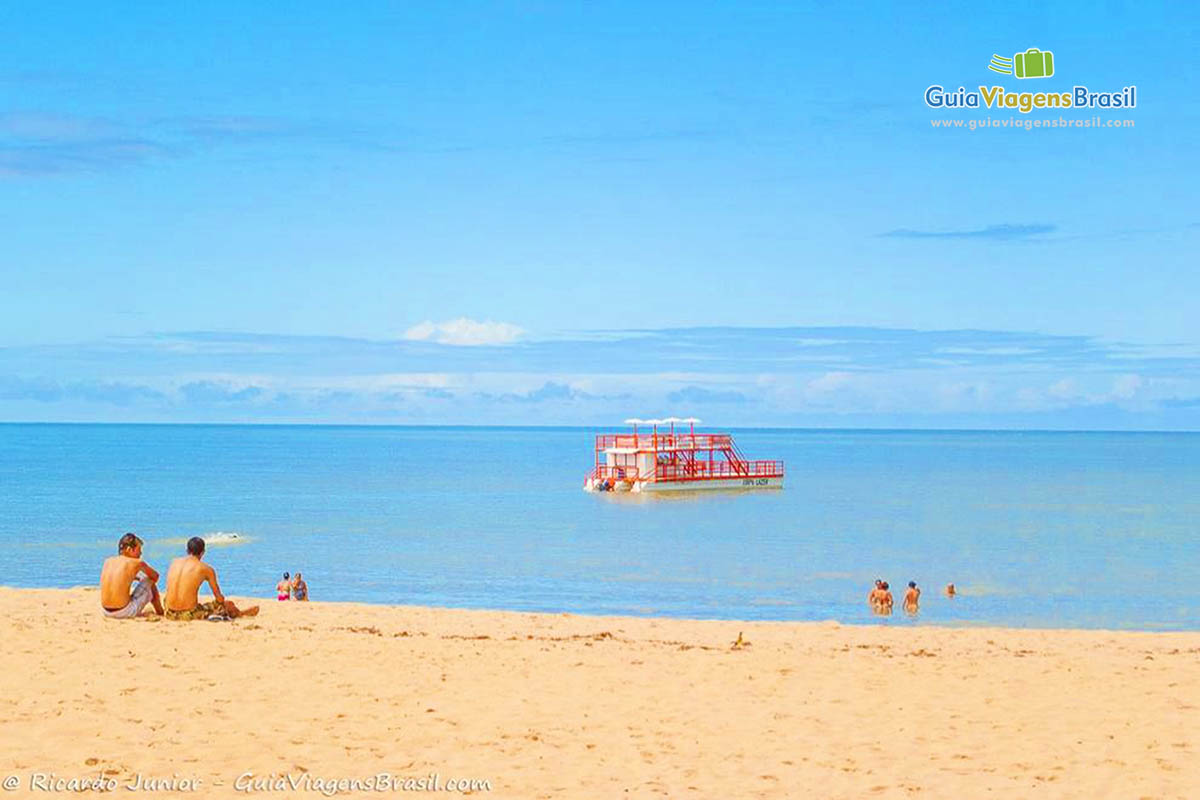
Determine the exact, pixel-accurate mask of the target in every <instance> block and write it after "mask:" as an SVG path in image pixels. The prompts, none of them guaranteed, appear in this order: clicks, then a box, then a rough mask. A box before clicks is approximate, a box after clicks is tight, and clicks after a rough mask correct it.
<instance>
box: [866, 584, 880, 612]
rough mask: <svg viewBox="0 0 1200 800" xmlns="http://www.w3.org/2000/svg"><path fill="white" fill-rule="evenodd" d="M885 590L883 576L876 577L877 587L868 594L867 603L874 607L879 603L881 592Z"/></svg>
mask: <svg viewBox="0 0 1200 800" xmlns="http://www.w3.org/2000/svg"><path fill="white" fill-rule="evenodd" d="M882 591H883V578H876V579H875V588H873V589H872V590H871V591H870V593H869V594H868V595H867V605H869V606H870V607H871V608H874V607H875V606H876V605H878V604H879V594H880V592H882Z"/></svg>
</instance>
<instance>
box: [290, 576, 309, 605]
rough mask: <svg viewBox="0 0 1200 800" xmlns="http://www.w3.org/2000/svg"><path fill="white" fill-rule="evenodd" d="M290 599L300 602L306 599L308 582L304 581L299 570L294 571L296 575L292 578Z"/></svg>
mask: <svg viewBox="0 0 1200 800" xmlns="http://www.w3.org/2000/svg"><path fill="white" fill-rule="evenodd" d="M292 599H293V600H300V601H302V602H304V601H307V600H308V584H307V583H305V582H304V578H303V576H301V575H300V573H299V572H297V573H296V577H294V578H292Z"/></svg>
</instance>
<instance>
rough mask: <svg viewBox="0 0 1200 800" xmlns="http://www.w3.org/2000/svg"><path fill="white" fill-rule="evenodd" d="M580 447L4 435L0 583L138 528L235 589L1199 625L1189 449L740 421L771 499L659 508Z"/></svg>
mask: <svg viewBox="0 0 1200 800" xmlns="http://www.w3.org/2000/svg"><path fill="white" fill-rule="evenodd" d="M596 432H597V431H593V430H591V429H585V428H572V429H567V428H553V429H546V428H542V429H515V428H462V427H443V428H432V427H430V428H419V427H334V426H206V425H25V424H6V425H0V545H2V546H0V584H6V585H13V586H47V587H63V586H74V585H79V584H90V583H93V582H94V581H95V579H96V576H97V574H98V572H99V565H100V561H101V560H102V559H103V558H104V557H105V556H107V555H108V554H110V553H112V552H115V544H116V540H117V539H118V538H119V536H120V534H121V533H122V532H124V531H126V530H133V531H136V532H137V533H138V534H139V535H141V536H142V537H143V538H144V539H145V540H146V542H147V546H146V549H145V553H144V555H145V557H146V558H147V560H149V561H150V562H151V563H152V564H154V565H155V566H157V567H159V569H160V570H165V567H166V564H167V562H168V561H169V559H170V558H172V557H174V556H175V555H177V554H180V553H181V552H182V550H183V542H184V541H185V540H186V538H187V537H189V536H194V535H200V536H209V537H211V538H213V539H214V540H217V539H219V540H220V542H219V544H218V542H217V541H214V543H213V546H212V547H211V548H210V551H209V554H208V556H207V557H208V559H209V560H210V561H211V562H212V563H213V564H215V565H216V567H217V569H218V572H219V574H220V576H221V581H222V588H223V589H224V590H225V591H226V592H228V593H230V594H233V595H250V596H264V597H265V596H270V595H272V594H273V587H274V585H275V582H276V581H278V579H279V577H280V575H281V573H282V572H283V571H285V570H288V571H291V572H295V571H297V570H299V571H301V572H303V573H304V576H305V579H306V580H307V581H308V583H309V586H310V590H311V593H312V596H313V598H314V599H322V600H349V601H363V602H373V603H403V604H418V605H432V606H449V607H472V608H499V609H513V610H537V611H568V612H573V613H585V614H633V615H643V614H646V615H657V616H668V617H700V618H717V619H774V620H823V619H837V620H840V621H842V622H849V623H856V622H877V621H879V620H877V619H876V618H873V617H872V616H871V615H870V614H869V612H868V610H867V608H866V604H865V597H866V593H867V591H868V590H869V589H870V585H871V581H872V580H873V579H874V578H875V577H883V578H884V579H886V580H888V581H890V582H891V584H892V588H893V591H895V592H896V593H897V597H899V595H900V594H901V593H902V591H903V587H904V585H905V584H906V583H907V582H908V581H909V580H915V581H917V582H918V584H920V585H921V586H922V588H923V589H924V592H925V593H924V595H923V598H922V600H923V602H922V608H921V612H920V614H919V615H918V616H917V617H916V618H910V617H908V616H906V615H905V614H904V613H903V612H900V611H899V610H898V611H897V613H896V614H895V615H894V616H893V617H891V618H890V619H887V620H885V621H884V622H885V624H889V625H905V624H912V623H914V622H919V623H935V624H987V625H1012V626H1038V627H1097V628H1137V629H1147V630H1196V629H1200V590H1198V589H1197V587H1196V586H1195V585H1194V580H1193V579H1192V577H1191V576H1194V575H1197V574H1200V547H1197V545H1196V541H1197V521H1198V520H1200V434H1179V433H1042V432H1036V433H1034V432H938V431H828V430H741V431H737V430H735V431H734V434H735V436H736V438H737V441H738V444H739V447H740V448H741V450H742V451H743V452H744V453H746V455H747V456H748V457H751V458H782V459H784V460H785V461H786V464H787V488H785V489H783V490H781V491H778V490H771V491H759V492H751V493H744V494H742V493H711V494H699V495H690V496H682V497H668V498H662V497H633V496H620V495H615V496H614V495H589V494H585V493H584V492H582V491H581V490H580V487H581V485H582V481H583V477H584V475H585V473H586V472H587V470H588V469H589V468H590V466H591V443H592V436H593V435H594V433H596ZM218 533H219V534H220V535H219V536H218ZM948 582H954V583H955V584H956V585H957V586H958V588H959V590H960V591H961V595H960V596H959V597H956V598H954V599H953V600H950V599H947V598H945V597H944V596H942V594H941V588H942V587H943V586H944V585H945V584H946V583H948ZM898 607H899V603H897V608H898Z"/></svg>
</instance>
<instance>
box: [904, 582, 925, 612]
mask: <svg viewBox="0 0 1200 800" xmlns="http://www.w3.org/2000/svg"><path fill="white" fill-rule="evenodd" d="M920 602H921V590H920V589H918V588H917V582H916V581H909V582H908V591H907V592H905V593H904V610H905V611H907V612H908V613H909V614H915V613H917V608H918V606H919V604H920Z"/></svg>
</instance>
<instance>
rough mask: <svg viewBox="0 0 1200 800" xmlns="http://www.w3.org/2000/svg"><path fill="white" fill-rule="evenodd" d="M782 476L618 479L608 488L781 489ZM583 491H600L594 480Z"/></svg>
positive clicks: (645, 491)
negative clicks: (646, 479)
mask: <svg viewBox="0 0 1200 800" xmlns="http://www.w3.org/2000/svg"><path fill="white" fill-rule="evenodd" d="M782 488H783V477H782V476H773V477H770V478H719V479H705V480H698V481H635V482H633V483H632V484H630V483H629V482H627V481H618V482H617V484H616V485H615V486H614V487H613V488H612V489H611V490H610V491H614V492H633V493H635V494H657V493H659V492H706V491H726V492H727V491H742V490H748V489H782ZM583 490H584V491H585V492H598V491H601V490H600V489H598V488H597V486H596V482H595V481H588V482H587V483H585V484H584V487H583Z"/></svg>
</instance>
